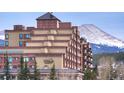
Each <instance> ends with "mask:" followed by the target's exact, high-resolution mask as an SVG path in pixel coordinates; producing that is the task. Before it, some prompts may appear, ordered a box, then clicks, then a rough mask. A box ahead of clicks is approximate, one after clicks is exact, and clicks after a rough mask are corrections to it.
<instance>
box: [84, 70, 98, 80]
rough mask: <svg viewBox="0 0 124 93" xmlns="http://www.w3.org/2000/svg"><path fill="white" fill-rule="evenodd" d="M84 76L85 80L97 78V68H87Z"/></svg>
mask: <svg viewBox="0 0 124 93" xmlns="http://www.w3.org/2000/svg"><path fill="white" fill-rule="evenodd" d="M83 74H84V76H83V79H84V80H96V79H97V69H96V68H92V69H91V68H87V69H86V70H85V71H84V73H83Z"/></svg>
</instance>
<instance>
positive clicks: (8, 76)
mask: <svg viewBox="0 0 124 93" xmlns="http://www.w3.org/2000/svg"><path fill="white" fill-rule="evenodd" d="M4 73H5V75H4V76H5V78H6V80H9V79H10V72H9V61H8V55H7V53H6V54H4Z"/></svg>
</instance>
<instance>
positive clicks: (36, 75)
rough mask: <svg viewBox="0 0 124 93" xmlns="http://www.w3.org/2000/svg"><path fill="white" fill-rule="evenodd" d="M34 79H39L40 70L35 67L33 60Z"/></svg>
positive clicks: (35, 63)
mask: <svg viewBox="0 0 124 93" xmlns="http://www.w3.org/2000/svg"><path fill="white" fill-rule="evenodd" d="M34 80H40V71H39V70H38V69H37V62H36V60H35V61H34Z"/></svg>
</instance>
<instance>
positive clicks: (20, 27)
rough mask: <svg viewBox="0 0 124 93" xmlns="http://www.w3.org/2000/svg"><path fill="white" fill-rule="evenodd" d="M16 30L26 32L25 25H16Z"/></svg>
mask: <svg viewBox="0 0 124 93" xmlns="http://www.w3.org/2000/svg"><path fill="white" fill-rule="evenodd" d="M14 30H25V27H24V26H23V25H14Z"/></svg>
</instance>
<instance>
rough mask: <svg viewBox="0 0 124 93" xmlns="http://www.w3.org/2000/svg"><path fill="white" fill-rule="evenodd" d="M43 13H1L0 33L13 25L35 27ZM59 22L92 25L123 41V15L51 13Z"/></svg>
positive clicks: (110, 13) (109, 13)
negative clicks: (37, 19)
mask: <svg viewBox="0 0 124 93" xmlns="http://www.w3.org/2000/svg"><path fill="white" fill-rule="evenodd" d="M42 14H44V13H42V12H41V13H40V12H32V13H27V12H24V13H18V12H15V13H13V12H10V13H9V12H3V13H2V12H1V13H0V31H3V30H5V29H12V28H13V25H15V24H22V25H25V26H35V27H36V20H35V19H36V18H37V17H39V16H41V15H42ZM53 14H54V15H55V16H56V17H58V18H59V19H60V20H61V21H69V22H72V23H73V25H78V26H80V25H82V24H94V25H96V26H97V27H99V28H101V29H102V30H103V31H105V32H107V33H109V34H111V35H113V36H115V37H118V38H119V39H121V40H123V41H124V13H123V12H122V13H120V12H118V13H117V12H115V13H112V12H108V13H103V12H102V13H96V12H55V13H53ZM0 34H1V33H0Z"/></svg>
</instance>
